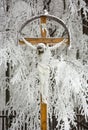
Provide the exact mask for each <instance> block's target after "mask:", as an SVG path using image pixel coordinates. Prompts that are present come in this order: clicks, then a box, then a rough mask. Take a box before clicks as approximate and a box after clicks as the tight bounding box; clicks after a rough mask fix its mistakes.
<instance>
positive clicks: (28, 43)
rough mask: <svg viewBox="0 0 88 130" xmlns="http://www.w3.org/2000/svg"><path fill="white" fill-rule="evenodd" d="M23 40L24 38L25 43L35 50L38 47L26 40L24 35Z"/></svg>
mask: <svg viewBox="0 0 88 130" xmlns="http://www.w3.org/2000/svg"><path fill="white" fill-rule="evenodd" d="M22 40H23V41H24V43H25V44H26V45H27V46H29V47H30V48H31V49H33V50H35V49H36V47H35V46H33V45H32V44H31V43H30V42H28V41H26V40H25V38H24V37H22Z"/></svg>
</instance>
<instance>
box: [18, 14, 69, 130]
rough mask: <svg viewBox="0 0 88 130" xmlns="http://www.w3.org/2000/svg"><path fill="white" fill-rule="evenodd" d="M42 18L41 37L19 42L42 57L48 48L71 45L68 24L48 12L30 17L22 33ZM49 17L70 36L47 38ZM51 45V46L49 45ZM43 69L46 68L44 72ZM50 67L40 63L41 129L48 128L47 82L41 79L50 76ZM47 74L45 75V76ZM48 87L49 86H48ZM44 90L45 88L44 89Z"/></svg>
mask: <svg viewBox="0 0 88 130" xmlns="http://www.w3.org/2000/svg"><path fill="white" fill-rule="evenodd" d="M39 18H40V31H41V38H23V37H22V40H19V44H21V45H22V44H27V45H28V46H29V47H30V48H32V49H36V50H37V51H38V54H39V55H40V56H41V57H42V56H43V54H44V53H45V51H46V50H47V48H48V49H49V50H54V49H55V48H57V47H59V46H60V45H62V44H65V45H66V46H68V45H69V43H70V36H69V31H68V29H67V27H66V25H65V24H64V22H63V21H62V20H60V19H58V18H57V17H55V16H51V15H48V14H44V15H40V16H35V17H33V18H31V19H29V20H28V21H27V22H25V23H24V24H23V25H22V27H21V29H20V31H19V32H20V33H21V31H22V29H23V28H24V27H25V26H26V25H27V24H28V23H29V22H31V21H33V20H35V19H39ZM47 18H50V19H53V20H54V21H56V22H58V23H60V24H61V25H62V26H63V27H64V28H65V29H66V32H67V34H68V37H67V38H66V39H64V38H63V37H60V38H47V37H46V36H47V26H46V22H47ZM49 46H51V47H49ZM42 69H43V70H44V71H43V73H42ZM48 70H49V67H47V66H43V64H41V62H40V64H39V73H40V82H41V86H42V87H41V88H40V89H41V90H40V121H41V130H47V97H46V96H45V97H44V95H43V92H42V90H43V87H44V85H46V84H45V82H46V81H45V80H44V81H41V78H44V79H45V77H46V78H48V74H49V72H48ZM44 76H45V77H44ZM46 87H47V86H46ZM43 91H44V90H43Z"/></svg>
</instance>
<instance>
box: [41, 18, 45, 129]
mask: <svg viewBox="0 0 88 130" xmlns="http://www.w3.org/2000/svg"><path fill="white" fill-rule="evenodd" d="M40 26H41V27H40V28H41V37H43V38H45V37H46V30H45V29H44V28H43V26H46V17H41V25H40ZM42 42H43V41H42ZM40 98H41V102H40V116H41V117H40V118H41V130H47V104H46V103H44V102H43V101H42V95H41V94H40Z"/></svg>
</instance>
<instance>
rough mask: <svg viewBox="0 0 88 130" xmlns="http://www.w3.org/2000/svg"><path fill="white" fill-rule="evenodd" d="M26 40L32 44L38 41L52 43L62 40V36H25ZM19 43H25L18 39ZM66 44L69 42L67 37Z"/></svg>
mask: <svg viewBox="0 0 88 130" xmlns="http://www.w3.org/2000/svg"><path fill="white" fill-rule="evenodd" d="M25 39H26V40H27V41H28V42H30V43H32V44H33V45H34V44H35V45H36V44H38V43H44V44H48V45H54V44H57V43H59V42H61V41H63V40H64V38H25ZM19 44H21V45H22V44H25V43H24V41H22V40H19ZM66 44H69V41H68V39H67V42H66Z"/></svg>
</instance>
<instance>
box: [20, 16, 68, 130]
mask: <svg viewBox="0 0 88 130" xmlns="http://www.w3.org/2000/svg"><path fill="white" fill-rule="evenodd" d="M40 19H41V24H40V31H41V38H25V39H26V40H27V41H28V42H30V43H32V44H34V45H35V44H38V43H44V44H48V45H50V46H51V45H54V44H57V43H59V42H61V41H63V40H64V38H46V34H47V32H46V29H43V28H42V25H46V16H41V17H40ZM19 43H20V44H25V43H24V41H22V40H20V41H19ZM66 44H67V45H69V39H67V42H66ZM40 98H41V102H40V116H41V117H40V118H41V130H47V104H46V103H44V102H43V101H42V95H41V94H40Z"/></svg>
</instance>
